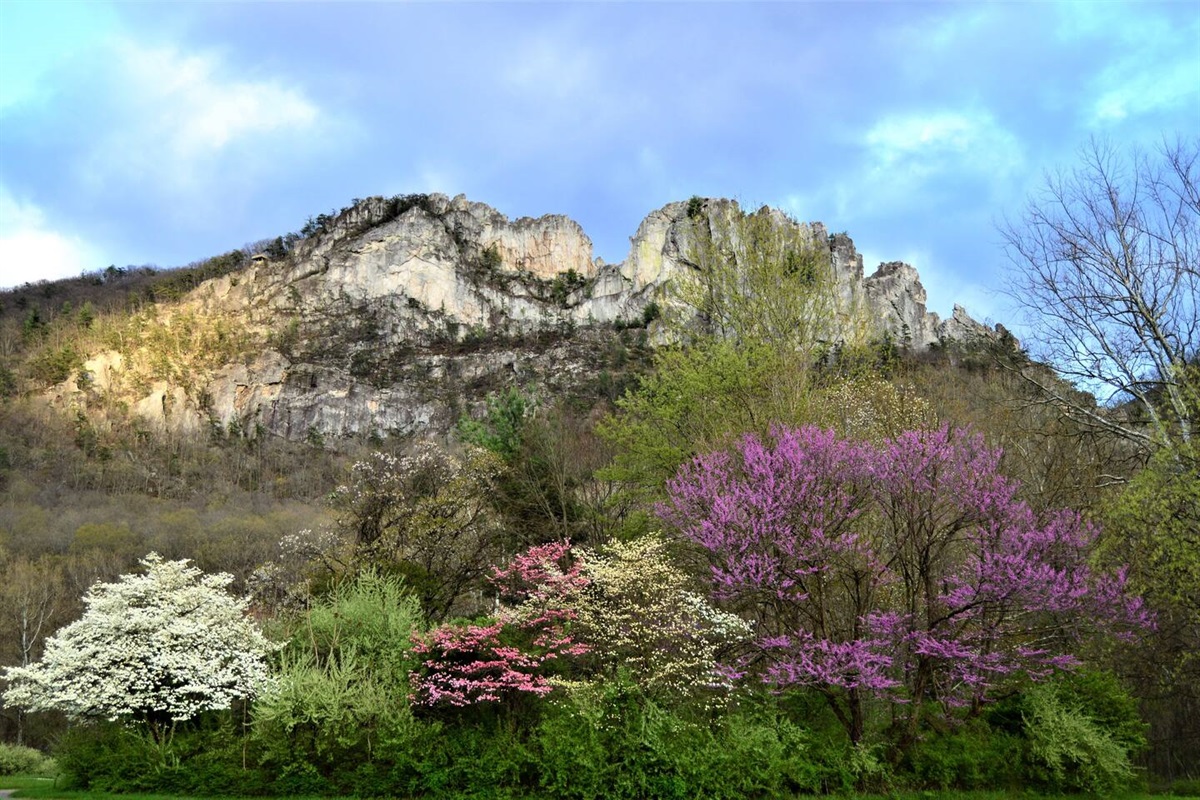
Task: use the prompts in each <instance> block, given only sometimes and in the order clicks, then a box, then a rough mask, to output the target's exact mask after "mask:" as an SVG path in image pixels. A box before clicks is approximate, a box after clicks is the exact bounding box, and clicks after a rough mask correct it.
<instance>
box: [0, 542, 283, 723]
mask: <svg viewBox="0 0 1200 800" xmlns="http://www.w3.org/2000/svg"><path fill="white" fill-rule="evenodd" d="M141 563H142V566H143V567H144V568H145V572H144V573H142V574H134V575H122V576H121V577H120V578H118V579H117V580H116V581H115V582H113V583H97V584H95V585H94V586H93V587H92V588H91V589H90V590H88V593H87V594H86V595H84V598H83V602H84V605H85V607H86V608H85V611H84V613H83V616H82V617H81V618H80V619H78V620H76V621H75V622H73V623H71V624H70V625H67V626H66V627H64V628H62V629H61V630H59V631H58V633H56V634H54V636H52V637H50V638H49V639H47V640H46V646H45V653H44V654H43V656H42V658H41V660H40V661H37V662H35V663H33V664H30V665H28V666H22V667H8V668H7V669H5V671H4V678H5V680H7V681H8V683H9V687H8V689H7V691H5V693H4V701H5V703H6V704H7V705H10V706H15V707H18V708H24V709H26V710H29V711H48V710H57V711H62V712H64V713H65V714H67V715H68V716H69V717H72V718H75V719H96V718H104V719H110V720H117V719H124V720H132V721H137V722H143V723H145V724H146V726H147V728H148V731H149V733H150V735H151V736H152V737H153V738H154V739H155V740H156V741H158V742H160V743H161V742H162V741H163V740H164V738H169V737H170V734H171V732H172V731H173V730H174V727H175V724H176V723H178V722H182V721H184V720H188V719H191V718H193V717H195V716H196V715H198V714H200V713H201V712H204V711H209V710H216V709H224V708H229V707H230V705H231V704H232V702H233V701H234V700H236V699H239V698H249V697H253V696H254V695H256V694H257V693H258V692H260V691H261V690H262V689H264V688H266V687H267V686H268V685H269V684H270V682H271V675H270V671H269V668H268V665H267V660H266V655H267V654H268V653H269V652H270V651H271V650H273V649H274V646H273V645H272V644H271V643H270V642H269V641H268V640H267V639H266V638H265V637H264V636H263V635H262V633H261V632H260V631H259V629H258V627H257V626H256V625H255V624H254V623H253V621H252V620H250V619H248V618H247V617H246V607H247V603H248V601H247V600H244V599H238V598H235V597H233V596H232V595H230V594H229V592H228V591H227V589H228V586H229V584H230V582H231V581H232V580H233V578H232V577H231V576H229V575H226V574H224V573H221V574H216V575H205V574H204V573H203V572H201V571H200V570H199V569H197V568H195V567H192V566H189V564H188V562H187V561H186V560H183V561H164V560H163V559H162V557H161V556H159V555H158V554H156V553H151V554H150V555H148V556H146V558H144V559H143V560H142V562H141Z"/></svg>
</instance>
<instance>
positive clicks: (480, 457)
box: [331, 442, 504, 622]
mask: <svg viewBox="0 0 1200 800" xmlns="http://www.w3.org/2000/svg"><path fill="white" fill-rule="evenodd" d="M502 466H503V465H502V463H501V461H500V459H499V457H497V456H496V455H495V454H494V453H491V452H488V451H486V450H482V449H480V448H476V447H472V448H469V449H468V451H467V453H466V454H465V457H464V458H461V459H460V458H458V457H456V456H454V455H452V454H451V453H448V452H447V451H446V450H444V449H443V448H441V447H439V446H437V445H435V444H433V443H431V442H422V443H420V444H418V445H417V447H416V449H415V451H414V452H413V454H412V455H409V456H404V457H397V456H393V455H391V454H389V453H378V452H377V453H372V454H371V456H370V457H369V458H367V459H364V460H362V461H359V462H356V463H355V464H354V465H353V466H352V467H351V469H350V479H349V480H348V481H347V482H346V483H344V484H342V485H341V486H338V487H337V489H335V490H334V492H333V495H332V500H331V502H332V505H333V507H334V510H335V512H336V513H337V515H338V524H339V525H340V526H341V528H342V529H343V530H345V531H347V532H349V533H350V534H351V535H352V536H353V538H354V545H355V549H356V556H355V558H356V560H357V563H358V564H359V565H361V566H368V565H375V566H378V567H381V568H384V569H388V568H397V567H398V568H399V569H400V571H401V572H402V573H403V574H404V575H405V577H406V579H407V580H408V585H409V586H410V587H411V589H412V590H413V591H414V592H415V593H416V594H417V596H418V597H419V598H420V600H421V607H422V609H423V610H424V612H425V615H426V618H427V619H429V620H431V621H433V622H440V621H442V620H444V619H446V618H447V617H449V616H451V612H455V613H464V612H466V613H470V612H476V613H477V612H478V610H479V609H478V608H477V607H476V606H478V603H476V604H475V606H472V605H471V604H470V603H467V602H466V601H467V595H468V594H471V593H475V594H476V599H479V597H480V595H479V594H478V590H479V589H481V585H482V582H483V578H484V577H486V575H487V568H488V566H489V565H490V564H492V563H493V562H494V561H495V560H496V559H498V558H499V557H500V556H501V555H502V554H503V550H504V547H503V545H504V529H503V527H502V526H501V525H500V521H499V515H498V514H496V512H495V509H494V508H493V499H494V495H495V493H496V483H497V479H498V477H499V475H500V473H501V469H502Z"/></svg>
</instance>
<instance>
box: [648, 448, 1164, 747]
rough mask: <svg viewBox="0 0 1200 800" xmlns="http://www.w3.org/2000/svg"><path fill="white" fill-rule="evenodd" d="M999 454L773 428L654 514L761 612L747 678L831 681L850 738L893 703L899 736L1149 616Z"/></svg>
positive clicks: (1070, 524) (706, 467) (721, 582)
mask: <svg viewBox="0 0 1200 800" xmlns="http://www.w3.org/2000/svg"><path fill="white" fill-rule="evenodd" d="M998 463H999V452H998V451H996V450H993V449H989V448H987V447H986V446H985V445H984V444H983V440H982V438H981V437H978V436H972V435H970V434H967V433H965V432H963V431H951V430H949V429H948V428H942V429H941V430H936V431H913V432H908V433H903V434H901V435H899V436H897V437H895V438H894V439H890V440H887V441H885V442H883V443H882V444H879V445H874V444H871V443H868V442H857V441H848V440H843V439H839V438H837V436H836V435H835V434H834V433H833V432H831V431H823V430H820V429H817V428H814V427H805V428H800V429H797V430H792V429H776V430H775V431H773V435H772V437H771V438H770V440H768V441H763V440H761V439H759V438H757V437H755V436H747V437H745V438H744V439H743V440H742V441H741V443H740V444H739V445H738V446H737V447H736V448H734V449H733V450H732V451H730V452H716V453H710V454H708V455H705V456H701V457H698V458H696V459H695V460H694V461H692V462H691V463H690V464H688V465H686V466H684V467H683V468H682V469H681V470H680V471H679V473H678V475H677V476H676V477H675V479H674V480H672V481H671V482H670V484H669V486H668V489H669V498H668V501H667V502H666V503H664V504H662V505H661V506H660V508H659V513H660V516H662V518H663V519H664V520H666V521H667V522H669V523H671V524H673V525H674V526H675V527H676V528H677V529H678V530H679V531H680V532H681V533H682V535H683V536H684V537H685V538H686V539H689V540H691V541H692V542H694V543H696V544H697V545H699V546H700V547H701V548H702V549H703V550H704V551H706V552H707V553H708V556H709V559H710V564H711V580H712V588H713V593H714V595H715V597H716V598H717V599H719V600H722V601H724V602H726V603H729V604H730V605H731V607H733V608H734V609H736V610H738V611H739V612H741V613H742V614H743V615H745V616H747V617H749V618H752V619H753V620H754V622H755V625H756V634H757V639H756V646H755V647H754V650H753V653H752V655H750V656H748V657H747V658H746V659H744V660H743V662H741V664H740V666H739V669H740V670H741V671H742V672H743V673H754V674H756V675H757V676H759V677H761V678H762V679H763V680H765V681H767V682H768V683H771V684H774V685H775V686H777V687H780V688H786V687H795V686H807V687H811V688H814V689H816V690H818V691H820V692H821V693H823V694H824V695H825V697H826V698H827V699H828V701H829V703H830V706H831V708H832V709H833V712H834V713H835V714H836V715H837V717H838V719H839V720H840V721H841V722H842V724H843V725H844V726H845V728H846V731H847V733H848V734H849V736H850V738H851V740H852V741H854V742H858V741H859V740H861V738H862V736H863V733H864V729H865V702H866V700H867V699H868V698H871V697H881V698H886V699H889V700H891V701H893V702H894V703H895V705H894V706H893V708H894V714H895V719H896V721H897V724H898V725H900V726H901V727H902V731H901V732H900V734H901V743H902V744H903V743H907V742H909V741H912V739H913V737H914V736H915V734H916V731H917V725H918V722H919V714H920V713H922V708H923V707H925V706H926V705H927V704H928V703H929V702H930V701H934V702H936V703H937V704H940V706H941V707H942V708H943V709H945V710H947V711H948V710H949V709H951V708H955V707H962V706H966V707H969V708H971V709H972V710H977V709H978V708H979V707H980V706H981V705H982V704H983V703H984V702H986V700H987V699H988V697H989V694H990V693H992V692H994V690H995V689H996V688H997V687H998V686H999V685H1000V684H1002V683H1004V682H1005V681H1006V680H1008V679H1011V678H1015V677H1022V676H1023V677H1028V678H1033V679H1037V678H1039V677H1042V676H1044V675H1046V674H1048V673H1049V672H1050V671H1052V670H1053V669H1055V668H1065V667H1070V666H1071V665H1073V664H1075V663H1076V658H1075V656H1074V655H1073V652H1074V648H1075V646H1076V645H1077V644H1078V643H1079V642H1080V641H1081V639H1082V637H1083V636H1085V635H1090V634H1093V633H1095V632H1097V631H1107V632H1110V633H1115V634H1117V635H1122V636H1129V635H1132V633H1133V632H1135V631H1136V630H1138V629H1139V628H1142V627H1144V626H1147V625H1149V624H1151V623H1150V620H1149V617H1148V615H1147V613H1146V612H1145V611H1144V610H1143V608H1142V605H1141V601H1140V600H1139V599H1138V598H1134V597H1130V596H1128V595H1127V594H1126V592H1125V576H1124V573H1123V572H1118V573H1116V574H1098V573H1097V572H1095V571H1093V570H1092V568H1091V567H1090V566H1089V563H1088V556H1089V553H1090V550H1091V547H1092V545H1093V543H1094V541H1095V539H1096V531H1095V529H1094V528H1093V527H1092V526H1091V525H1090V524H1088V523H1086V522H1085V521H1083V520H1082V519H1081V518H1080V517H1079V515H1077V514H1075V513H1073V512H1070V511H1060V512H1056V513H1053V514H1049V515H1045V516H1042V517H1038V516H1037V515H1035V514H1034V513H1033V512H1032V511H1031V509H1030V508H1029V507H1028V505H1026V504H1025V503H1023V502H1021V501H1020V500H1018V499H1017V497H1016V489H1017V486H1016V485H1015V484H1014V483H1013V482H1011V481H1009V480H1007V479H1005V478H1004V477H1003V476H1002V475H1001V474H1000V472H999V469H998Z"/></svg>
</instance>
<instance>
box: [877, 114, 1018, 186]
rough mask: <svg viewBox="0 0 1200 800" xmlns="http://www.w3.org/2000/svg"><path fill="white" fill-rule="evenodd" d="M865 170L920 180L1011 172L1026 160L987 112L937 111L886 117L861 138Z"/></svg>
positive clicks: (1006, 133) (1011, 137) (1014, 141)
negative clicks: (945, 174)
mask: <svg viewBox="0 0 1200 800" xmlns="http://www.w3.org/2000/svg"><path fill="white" fill-rule="evenodd" d="M863 145H864V147H865V148H866V150H867V154H868V159H869V163H870V167H869V169H871V170H872V171H874V172H876V173H887V174H890V175H895V174H897V173H899V174H900V175H901V176H905V177H908V178H910V179H915V180H920V179H923V178H926V177H929V176H932V175H935V174H944V173H947V172H954V173H959V174H962V173H981V172H982V173H986V174H989V175H995V174H997V172H1011V171H1012V170H1015V169H1017V168H1018V167H1020V166H1021V163H1022V161H1023V160H1024V159H1023V157H1022V154H1021V146H1020V144H1019V143H1018V142H1017V139H1016V137H1014V136H1013V135H1012V134H1011V133H1009V132H1008V131H1007V130H1005V129H1004V128H1003V127H1001V126H1000V125H999V124H998V123H997V122H996V120H995V119H993V118H992V116H991V114H988V113H986V112H983V113H963V112H958V111H937V112H933V113H927V114H923V113H911V114H899V115H892V116H889V117H884V118H883V119H881V120H879V121H878V122H876V123H875V124H874V125H873V126H872V127H871V129H870V130H868V131H867V133H866V135H865V136H864V137H863Z"/></svg>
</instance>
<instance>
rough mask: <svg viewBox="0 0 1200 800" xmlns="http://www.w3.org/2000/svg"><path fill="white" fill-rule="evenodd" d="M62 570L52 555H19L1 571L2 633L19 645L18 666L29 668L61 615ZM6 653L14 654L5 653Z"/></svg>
mask: <svg viewBox="0 0 1200 800" xmlns="http://www.w3.org/2000/svg"><path fill="white" fill-rule="evenodd" d="M62 573H63V569H62V565H61V564H60V563H59V562H58V561H56V560H55V559H54V557H53V556H48V555H44V556H42V557H41V558H39V559H38V560H37V561H32V560H30V559H29V558H27V557H25V556H18V557H17V558H14V559H13V560H12V561H11V562H9V563H8V564H7V565H5V567H4V569H3V570H2V571H0V632H3V634H4V639H5V640H6V641H8V642H10V643H12V644H13V645H15V646H16V655H17V657H18V658H19V659H20V663H19V664H18V666H21V667H28V666H29V665H30V664H32V663H33V661H34V658H35V656H36V655H37V654H38V652H39V650H40V649H41V647H42V644H43V639H44V637H45V636H46V634H47V633H48V632H49V630H50V628H51V626H52V625H53V620H55V619H56V618H59V617H60V615H61V610H62V609H61V606H63V605H66V604H65V603H64V602H63V597H62V588H63V574H62ZM4 655H5V656H9V655H12V653H11V652H5V653H4ZM16 723H17V726H16V727H17V744H18V745H21V744H24V738H25V714H24V712H23V711H21V710H20V709H17V714H16Z"/></svg>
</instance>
